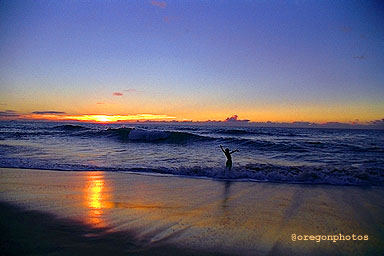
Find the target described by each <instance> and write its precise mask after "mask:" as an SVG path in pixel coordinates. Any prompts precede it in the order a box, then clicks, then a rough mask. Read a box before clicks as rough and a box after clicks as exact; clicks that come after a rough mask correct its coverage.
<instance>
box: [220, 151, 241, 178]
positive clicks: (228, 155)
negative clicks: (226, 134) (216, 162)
mask: <svg viewBox="0 0 384 256" xmlns="http://www.w3.org/2000/svg"><path fill="white" fill-rule="evenodd" d="M220 148H221V151H223V153H224V155H225V157H226V158H227V162H226V163H225V167H226V169H228V172H229V171H230V170H231V169H232V156H231V155H232V154H233V153H235V152H239V150H238V149H235V150H233V151H229V148H226V149H225V150H224V148H223V146H221V145H220Z"/></svg>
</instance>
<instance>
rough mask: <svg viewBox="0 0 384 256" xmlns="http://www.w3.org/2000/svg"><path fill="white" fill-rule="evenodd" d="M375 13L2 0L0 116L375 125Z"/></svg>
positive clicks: (380, 58) (300, 6)
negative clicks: (366, 123) (365, 123)
mask: <svg viewBox="0 0 384 256" xmlns="http://www.w3.org/2000/svg"><path fill="white" fill-rule="evenodd" d="M383 11H384V4H383V3H382V2H380V1H368V0H367V1H365V0H364V1H355V0H348V1H338V0H334V1H317V0H316V1H315V0H313V1H312V0H295V1H273V0H272V1H264V0H254V1H251V0H237V1H235V0H233V1H224V0H222V1H219V0H212V1H206V0H204V1H203V0H202V1H198V0H194V1H192V0H185V1H168V0H167V1H160V0H159V1H151V0H149V1H147V0H144V1H128V0H127V1H123V0H105V1H101V0H95V1H89V0H84V1H80V0H63V1H53V0H34V1H32V0H25V1H18V0H12V1H10V0H2V1H0V114H1V116H3V117H4V116H5V117H7V118H9V117H10V118H12V117H29V118H32V119H34V118H35V119H39V118H44V117H45V118H51V119H60V118H63V119H70V118H74V117H78V118H85V119H83V120H87V119H86V116H90V118H91V119H92V117H93V116H94V115H97V116H99V119H100V120H101V121H103V120H104V121H115V120H135V119H139V120H144V119H155V120H180V121H182V120H193V121H206V120H225V119H226V118H227V117H231V116H233V115H237V116H238V117H239V119H247V120H251V121H254V122H266V121H272V122H294V121H308V122H318V123H322V122H347V123H351V122H358V123H364V122H369V121H372V120H380V119H382V118H383V117H384V72H383V70H384V26H383V24H384V15H383ZM108 118H109V119H108Z"/></svg>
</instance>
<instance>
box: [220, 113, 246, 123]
mask: <svg viewBox="0 0 384 256" xmlns="http://www.w3.org/2000/svg"><path fill="white" fill-rule="evenodd" d="M238 118H239V117H238V115H233V116H231V117H227V118H226V119H225V121H224V122H242V123H247V122H249V121H250V120H248V119H244V120H240V119H238Z"/></svg>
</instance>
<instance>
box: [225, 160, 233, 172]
mask: <svg viewBox="0 0 384 256" xmlns="http://www.w3.org/2000/svg"><path fill="white" fill-rule="evenodd" d="M225 167H226V170H228V172H230V171H231V169H232V161H231V160H227V162H226V163H225Z"/></svg>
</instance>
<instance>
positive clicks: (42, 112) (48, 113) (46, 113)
mask: <svg viewBox="0 0 384 256" xmlns="http://www.w3.org/2000/svg"><path fill="white" fill-rule="evenodd" d="M32 114H38V115H51V114H53V115H64V114H66V113H65V112H62V111H34V112H32Z"/></svg>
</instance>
